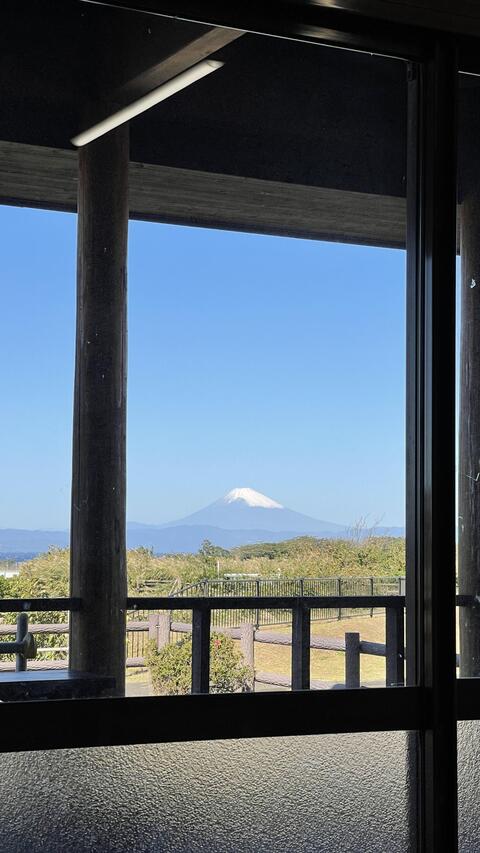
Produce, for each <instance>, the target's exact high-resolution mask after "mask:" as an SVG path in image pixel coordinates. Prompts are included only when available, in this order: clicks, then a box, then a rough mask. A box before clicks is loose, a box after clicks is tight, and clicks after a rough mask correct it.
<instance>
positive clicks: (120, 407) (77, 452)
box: [70, 126, 129, 696]
mask: <svg viewBox="0 0 480 853" xmlns="http://www.w3.org/2000/svg"><path fill="white" fill-rule="evenodd" d="M128 162H129V153H128V127H127V126H123V127H120V128H118V129H117V130H114V131H112V132H110V133H109V134H107V135H106V136H103V137H102V138H100V139H98V140H96V141H95V142H91V143H90V144H89V145H86V146H85V147H84V148H81V149H80V151H79V155H78V267H77V343H76V361H75V395H74V415H73V471H72V515H71V569H70V590H71V595H72V596H75V597H78V598H80V599H81V601H82V607H81V609H80V610H79V611H78V612H76V611H74V612H73V613H72V614H71V629H70V667H71V668H72V669H75V670H80V671H83V672H92V673H96V674H98V675H109V676H113V677H114V678H115V682H116V686H115V689H114V691H113V695H117V696H122V695H124V692H125V657H126V642H125V637H126V614H125V605H126V595H127V575H126V551H125V422H126V344H127V334H126V331H127V330H126V295H127V294H126V278H127V276H126V273H127V270H126V262H127V234H128Z"/></svg>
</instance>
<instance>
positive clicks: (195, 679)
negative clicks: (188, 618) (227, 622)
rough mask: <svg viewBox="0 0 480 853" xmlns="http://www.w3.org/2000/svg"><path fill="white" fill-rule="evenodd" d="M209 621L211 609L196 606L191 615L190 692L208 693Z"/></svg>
mask: <svg viewBox="0 0 480 853" xmlns="http://www.w3.org/2000/svg"><path fill="white" fill-rule="evenodd" d="M210 621H211V611H210V610H207V608H204V607H197V608H195V609H194V611H193V616H192V693H208V691H209V689H210Z"/></svg>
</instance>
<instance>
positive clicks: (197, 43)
mask: <svg viewBox="0 0 480 853" xmlns="http://www.w3.org/2000/svg"><path fill="white" fill-rule="evenodd" d="M242 35H243V30H227V29H223V28H221V27H212V28H211V29H209V30H208V31H207V32H205V33H202V35H200V36H198V38H196V39H193V41H190V42H188V44H186V45H185V46H184V47H181V48H180V49H179V50H177V51H175V53H173V54H171V55H170V56H167V57H166V58H165V59H163V60H162V61H161V62H158V63H156V64H154V65H152V66H150V67H148V68H145V69H143V70H142V71H141V72H140V73H139V74H137V75H136V76H134V77H132V78H131V79H130V80H128V81H127V82H126V83H124V84H123V85H122V86H120V87H119V88H118V89H116V90H115V91H114V92H113V93H112V98H113V100H114V101H115V102H117V103H119V104H121V105H122V106H123V105H124V104H126V103H131V102H132V101H134V100H137V98H139V97H141V96H142V95H145V94H146V93H147V92H151V91H152V90H153V89H156V88H157V87H158V86H161V85H162V84H163V83H166V82H167V81H168V80H171V79H172V78H173V77H176V76H177V75H178V74H181V72H182V71H186V70H187V69H188V68H191V67H192V65H196V64H197V62H201V61H202V60H204V59H208V57H209V56H211V55H212V54H213V53H216V51H217V50H221V48H222V47H225V46H226V45H227V44H230V43H231V42H233V41H236V39H238V38H239V37H240V36H242Z"/></svg>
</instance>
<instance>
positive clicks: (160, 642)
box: [157, 613, 172, 651]
mask: <svg viewBox="0 0 480 853" xmlns="http://www.w3.org/2000/svg"><path fill="white" fill-rule="evenodd" d="M171 624H172V615H171V613H159V614H158V615H157V648H158V650H159V651H160V649H163V648H165V646H168V644H169V642H170V627H171Z"/></svg>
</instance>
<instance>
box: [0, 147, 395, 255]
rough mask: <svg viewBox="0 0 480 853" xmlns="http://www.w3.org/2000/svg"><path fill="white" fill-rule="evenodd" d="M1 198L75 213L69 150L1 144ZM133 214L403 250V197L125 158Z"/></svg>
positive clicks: (74, 169) (72, 154)
mask: <svg viewBox="0 0 480 853" xmlns="http://www.w3.org/2000/svg"><path fill="white" fill-rule="evenodd" d="M0 203H2V204H13V205H18V206H26V207H40V208H47V209H52V210H65V211H71V212H74V211H75V210H76V205H77V154H76V152H74V151H68V150H60V149H56V148H44V147H40V146H34V145H22V144H19V143H18V144H17V143H12V142H0ZM130 216H131V218H132V219H143V220H150V221H155V222H167V223H173V224H179V225H196V226H201V227H206V228H222V229H227V230H232V231H249V232H253V233H257V234H274V235H280V236H290V237H302V238H307V239H314V240H328V241H335V242H344V243H357V244H363V245H371V246H384V247H390V248H403V247H404V244H405V199H403V198H396V197H393V196H381V195H372V194H368V193H359V192H348V191H345V190H337V189H334V188H331V187H309V186H303V185H299V184H288V183H281V182H278V181H262V180H259V179H257V178H248V177H245V178H243V177H238V176H235V175H221V174H215V173H210V172H200V171H194V170H189V169H177V168H172V167H166V166H156V165H150V164H143V163H131V164H130Z"/></svg>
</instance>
